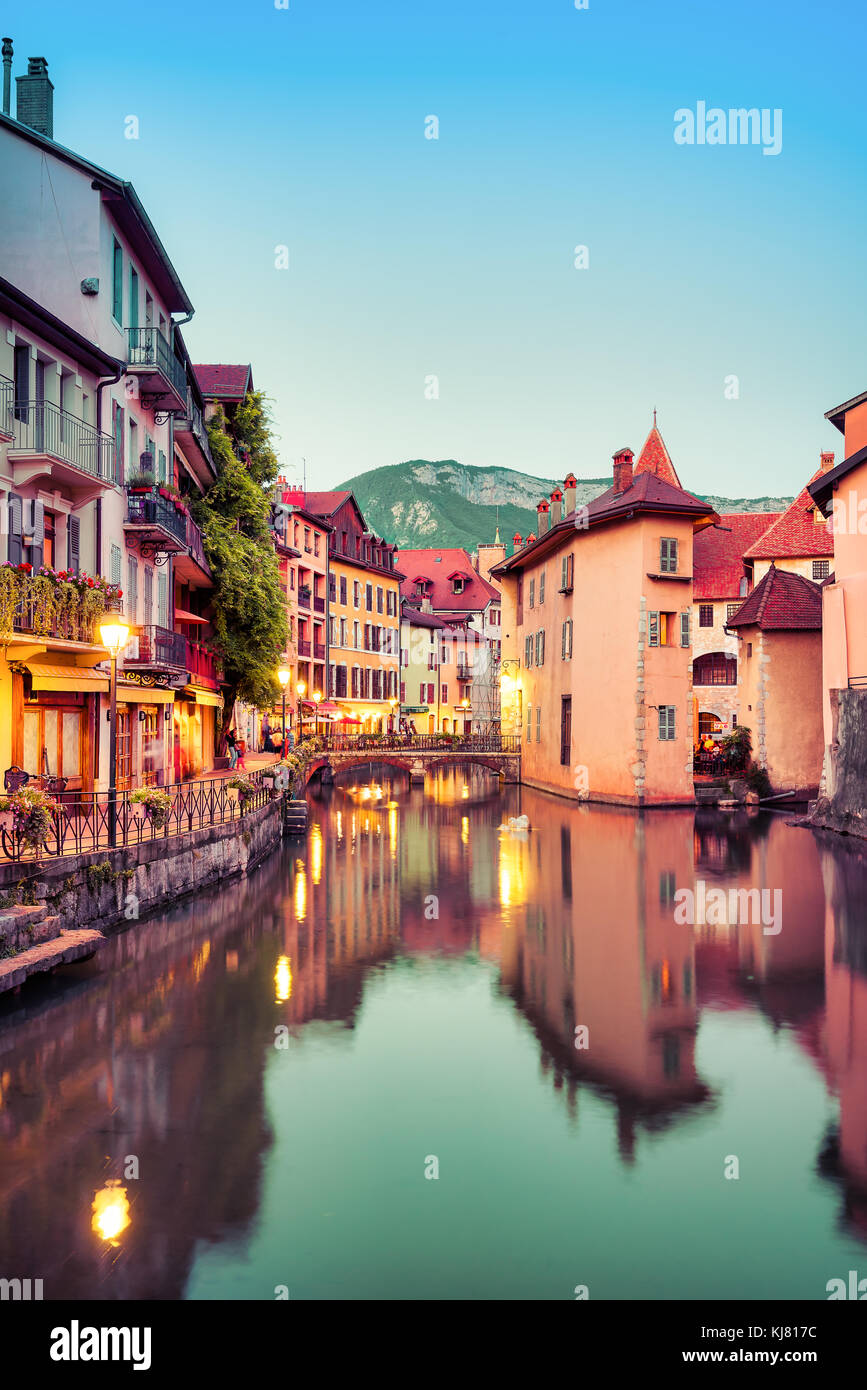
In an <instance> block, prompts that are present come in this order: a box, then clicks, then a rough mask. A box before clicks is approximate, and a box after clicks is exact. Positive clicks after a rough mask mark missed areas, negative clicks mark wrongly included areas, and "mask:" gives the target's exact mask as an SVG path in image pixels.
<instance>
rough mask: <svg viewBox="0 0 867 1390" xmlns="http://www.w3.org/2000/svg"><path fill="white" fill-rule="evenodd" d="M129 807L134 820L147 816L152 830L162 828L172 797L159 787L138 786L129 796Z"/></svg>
mask: <svg viewBox="0 0 867 1390" xmlns="http://www.w3.org/2000/svg"><path fill="white" fill-rule="evenodd" d="M129 809H130V813H131V815H132V817H133V819H134V820H137V821H139V822H140V821H142V820H143V819H144V817H145V816H147V818H148V820H149V821H150V823H151V825H152V826H153V828H154V830H164V829H165V827H166V824H167V823H168V819H169V815H170V814H171V809H172V798H171V797H170V796H169V794H168V792H164V791H162V790H161V789H160V788H159V787H139V789H138V791H134V792H133V793H132V794H131V796H130V798H129Z"/></svg>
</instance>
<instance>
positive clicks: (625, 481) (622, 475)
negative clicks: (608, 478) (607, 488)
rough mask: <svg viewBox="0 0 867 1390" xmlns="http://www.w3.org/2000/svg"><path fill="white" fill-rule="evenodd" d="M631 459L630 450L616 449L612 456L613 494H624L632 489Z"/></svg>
mask: <svg viewBox="0 0 867 1390" xmlns="http://www.w3.org/2000/svg"><path fill="white" fill-rule="evenodd" d="M632 459H633V453H632V450H631V449H618V450H617V453H616V454H615V455H614V491H615V492H626V491H627V489H628V488H631V487H632Z"/></svg>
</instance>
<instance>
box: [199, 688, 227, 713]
mask: <svg viewBox="0 0 867 1390" xmlns="http://www.w3.org/2000/svg"><path fill="white" fill-rule="evenodd" d="M196 704H197V705H210V706H211V708H212V709H222V708H223V697H222V695H215V694H214V693H213V692H212V691H210V690H197V691H196Z"/></svg>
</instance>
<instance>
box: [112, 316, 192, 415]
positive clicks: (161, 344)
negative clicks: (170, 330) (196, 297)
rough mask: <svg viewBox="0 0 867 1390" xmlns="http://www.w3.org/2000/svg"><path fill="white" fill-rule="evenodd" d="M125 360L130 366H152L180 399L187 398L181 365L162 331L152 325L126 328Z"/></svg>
mask: <svg viewBox="0 0 867 1390" xmlns="http://www.w3.org/2000/svg"><path fill="white" fill-rule="evenodd" d="M126 334H127V362H128V363H129V365H130V366H131V367H154V368H155V369H156V370H157V371H159V372H161V373H162V375H163V376H164V377H165V379H166V380H167V381H168V382H170V383H171V385H172V387H173V389H174V390H175V391H176V392H177V394H178V396H179V397H180V399H181V400H182V401H186V399H187V378H186V373H185V372H184V368H183V365H182V364H181V363H180V362H179V361H178V359H177V357H175V354H174V353H173V352H172V350H171V348H170V347H169V344H168V340H167V338H166V336H165V334H164V333H161V332H160V330H159V329H158V328H154V327H153V325H151V326H150V327H147V328H128V329H127V330H126Z"/></svg>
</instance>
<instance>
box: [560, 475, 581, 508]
mask: <svg viewBox="0 0 867 1390" xmlns="http://www.w3.org/2000/svg"><path fill="white" fill-rule="evenodd" d="M563 490H564V493H565V503H564V508H563V515H564V516H569V514H570V513H571V512H574V510H575V508H576V507H577V506H578V479H577V478H576V477H575V474H574V473H567V475H566V481H565V482H564V483H563Z"/></svg>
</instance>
